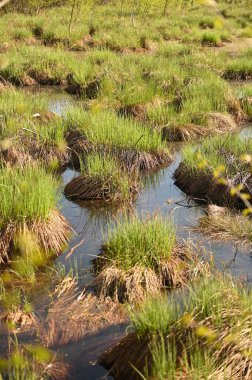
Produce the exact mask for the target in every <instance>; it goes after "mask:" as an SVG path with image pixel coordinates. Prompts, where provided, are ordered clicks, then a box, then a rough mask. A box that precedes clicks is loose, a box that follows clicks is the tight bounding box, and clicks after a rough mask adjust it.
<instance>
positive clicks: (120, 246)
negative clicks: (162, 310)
mask: <svg viewBox="0 0 252 380" xmlns="http://www.w3.org/2000/svg"><path fill="white" fill-rule="evenodd" d="M94 267H95V273H96V278H95V280H94V284H93V285H94V287H95V288H96V290H97V292H98V294H99V295H100V296H102V297H106V296H110V297H113V298H115V299H117V300H119V301H120V302H123V301H129V302H133V303H135V302H139V301H140V300H141V299H143V298H144V297H145V296H146V294H148V293H156V292H158V291H159V290H160V289H161V288H164V287H168V288H174V287H179V286H181V285H184V284H186V283H187V282H188V281H189V280H191V279H192V278H193V277H195V276H196V275H197V274H198V273H202V272H205V273H207V272H208V266H207V265H205V264H203V263H202V262H201V261H200V258H199V257H197V256H196V254H194V253H193V249H192V247H190V246H189V245H183V246H182V245H179V244H177V242H176V233H175V228H174V226H173V224H172V223H171V222H170V221H168V220H165V219H163V218H162V217H161V216H159V215H157V216H154V217H153V218H151V219H149V220H146V221H144V220H141V219H140V218H139V217H132V218H130V219H126V221H125V222H124V223H123V222H121V223H119V224H118V225H117V227H116V228H115V230H110V231H109V233H108V242H107V243H105V244H104V245H103V247H102V251H101V255H100V256H99V257H97V259H95V260H94Z"/></svg>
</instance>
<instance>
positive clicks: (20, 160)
mask: <svg viewBox="0 0 252 380" xmlns="http://www.w3.org/2000/svg"><path fill="white" fill-rule="evenodd" d="M0 126H1V128H0V140H1V141H0V158H1V160H2V161H3V162H5V163H8V164H11V165H13V164H18V165H20V166H24V165H26V164H27V163H28V162H32V161H33V160H35V161H43V163H44V164H45V165H46V166H49V167H50V166H54V167H55V166H60V167H63V166H64V165H66V163H67V162H68V160H69V154H68V150H67V147H66V142H65V138H64V137H65V136H64V135H65V130H64V128H65V127H64V124H63V121H62V120H61V119H60V118H59V117H58V116H56V115H55V114H54V113H52V112H50V111H48V98H46V97H45V96H42V95H41V94H39V95H38V94H31V93H30V94H29V93H26V92H25V91H24V90H21V89H19V90H16V89H14V88H6V89H4V90H2V91H1V99H0Z"/></svg>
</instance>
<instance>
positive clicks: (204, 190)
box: [174, 162, 241, 207]
mask: <svg viewBox="0 0 252 380" xmlns="http://www.w3.org/2000/svg"><path fill="white" fill-rule="evenodd" d="M174 179H175V185H176V186H178V187H179V188H180V189H181V190H182V191H183V192H185V193H186V194H188V195H190V196H192V197H194V198H195V199H196V200H199V201H206V202H209V203H214V204H216V205H218V206H229V207H236V206H238V205H241V201H240V200H239V199H238V198H237V197H236V196H233V197H232V196H231V194H230V190H229V189H228V187H227V186H226V185H222V184H219V183H218V182H217V180H216V179H215V178H214V177H213V176H212V175H211V174H209V173H202V172H201V171H200V170H199V172H191V171H190V169H188V168H187V166H186V165H185V164H183V162H182V163H181V164H180V165H179V167H178V168H177V170H176V171H175V173H174Z"/></svg>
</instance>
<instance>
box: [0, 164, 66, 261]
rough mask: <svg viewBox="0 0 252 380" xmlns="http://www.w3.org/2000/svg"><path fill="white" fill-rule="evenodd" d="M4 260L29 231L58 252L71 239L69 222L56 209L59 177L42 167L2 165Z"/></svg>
mask: <svg viewBox="0 0 252 380" xmlns="http://www.w3.org/2000/svg"><path fill="white" fill-rule="evenodd" d="M0 192H1V205H0V226H1V227H0V234H1V243H0V244H1V255H0V261H1V262H8V261H9V260H10V257H11V255H12V254H13V253H15V252H16V253H17V252H18V251H19V250H22V249H20V247H19V243H20V242H21V243H20V244H21V245H23V240H24V239H23V237H24V236H25V235H26V234H27V232H30V233H31V234H33V235H34V236H35V239H37V240H38V244H39V247H40V248H41V249H42V250H44V251H45V252H47V253H55V254H59V253H60V252H61V251H62V247H63V246H64V245H66V243H67V241H68V232H69V226H68V224H67V222H66V220H65V218H64V217H63V216H62V215H61V214H60V213H59V211H58V210H57V202H58V199H59V184H58V181H56V180H55V179H54V177H53V176H52V175H50V174H47V173H46V172H45V170H44V169H43V168H42V167H39V166H29V167H24V168H19V167H12V168H9V167H2V168H1V169H0Z"/></svg>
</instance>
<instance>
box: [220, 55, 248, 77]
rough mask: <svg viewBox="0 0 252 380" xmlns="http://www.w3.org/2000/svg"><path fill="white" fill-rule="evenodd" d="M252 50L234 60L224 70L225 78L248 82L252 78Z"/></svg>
mask: <svg viewBox="0 0 252 380" xmlns="http://www.w3.org/2000/svg"><path fill="white" fill-rule="evenodd" d="M251 62H252V49H248V50H247V51H246V52H245V53H244V54H242V55H240V56H239V57H237V58H235V59H232V60H231V61H230V62H228V64H227V65H226V66H225V69H224V70H223V77H224V78H226V79H234V80H240V79H241V80H248V79H251V78H252V63H251Z"/></svg>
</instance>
